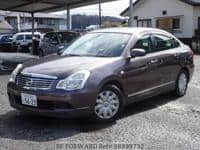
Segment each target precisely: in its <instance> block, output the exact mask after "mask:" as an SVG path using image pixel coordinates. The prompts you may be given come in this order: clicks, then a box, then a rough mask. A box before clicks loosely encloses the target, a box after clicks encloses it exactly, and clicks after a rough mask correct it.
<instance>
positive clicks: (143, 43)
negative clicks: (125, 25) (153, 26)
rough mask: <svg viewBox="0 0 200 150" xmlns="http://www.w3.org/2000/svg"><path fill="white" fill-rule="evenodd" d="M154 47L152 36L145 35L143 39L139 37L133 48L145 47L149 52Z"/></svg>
mask: <svg viewBox="0 0 200 150" xmlns="http://www.w3.org/2000/svg"><path fill="white" fill-rule="evenodd" d="M151 48H152V41H151V36H150V35H148V36H144V37H142V38H141V39H139V40H138V41H137V42H136V44H135V45H134V47H133V49H144V50H145V51H146V53H149V52H150V51H151Z"/></svg>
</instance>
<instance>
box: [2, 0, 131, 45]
mask: <svg viewBox="0 0 200 150" xmlns="http://www.w3.org/2000/svg"><path fill="white" fill-rule="evenodd" d="M110 1H116V0H0V10H5V11H17V12H26V13H31V15H32V36H34V13H38V12H55V11H61V10H67V28H68V29H70V27H71V21H70V9H73V8H78V7H81V6H87V5H92V4H97V3H98V4H99V16H100V20H99V24H100V26H101V3H104V2H110ZM129 1H130V6H132V2H133V0H129ZM131 10H132V7H131ZM130 12H132V11H130ZM131 20H132V16H131V13H130V21H131ZM33 45H34V42H33ZM33 49H34V46H33Z"/></svg>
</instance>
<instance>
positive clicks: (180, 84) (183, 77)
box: [175, 70, 189, 97]
mask: <svg viewBox="0 0 200 150" xmlns="http://www.w3.org/2000/svg"><path fill="white" fill-rule="evenodd" d="M188 82H189V79H188V73H187V72H186V71H185V70H181V71H180V73H179V75H178V78H177V81H176V91H175V93H176V95H177V96H178V97H182V96H184V95H185V94H186V92H187V88H188Z"/></svg>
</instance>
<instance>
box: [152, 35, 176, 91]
mask: <svg viewBox="0 0 200 150" xmlns="http://www.w3.org/2000/svg"><path fill="white" fill-rule="evenodd" d="M152 38H153V45H154V48H153V49H152V52H151V53H152V55H153V56H156V57H157V58H159V60H160V70H159V76H160V79H161V83H160V85H161V87H163V88H170V86H173V85H174V84H175V77H174V75H177V74H178V73H177V70H178V68H179V64H178V61H177V59H176V52H177V45H176V44H175V42H174V39H173V37H171V36H168V35H163V34H153V36H152Z"/></svg>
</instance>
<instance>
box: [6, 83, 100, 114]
mask: <svg viewBox="0 0 200 150" xmlns="http://www.w3.org/2000/svg"><path fill="white" fill-rule="evenodd" d="M7 92H8V96H9V102H10V105H11V106H12V107H13V108H15V109H17V110H20V111H22V112H26V113H31V114H36V115H41V116H52V117H64V118H76V117H83V116H91V115H92V114H93V108H94V106H95V100H96V96H95V94H94V93H90V92H87V90H86V91H82V92H80V91H79V92H78V91H77V92H73V93H71V92H69V93H59V92H56V91H55V92H52V91H51V92H45V91H43V92H41V91H27V90H23V89H19V88H18V87H16V85H15V84H14V83H9V84H8V88H7ZM21 93H26V94H32V95H36V96H37V101H38V107H32V106H26V105H23V104H22V103H21Z"/></svg>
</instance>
